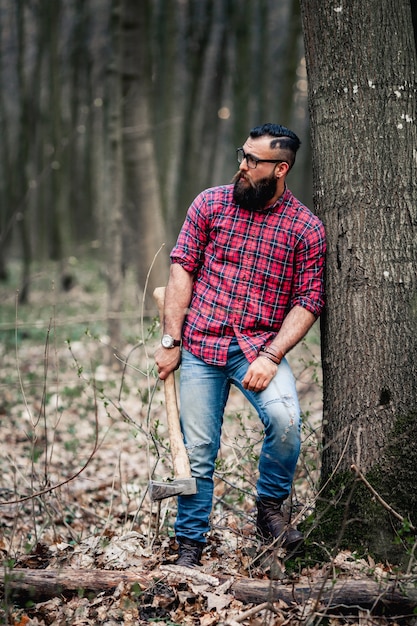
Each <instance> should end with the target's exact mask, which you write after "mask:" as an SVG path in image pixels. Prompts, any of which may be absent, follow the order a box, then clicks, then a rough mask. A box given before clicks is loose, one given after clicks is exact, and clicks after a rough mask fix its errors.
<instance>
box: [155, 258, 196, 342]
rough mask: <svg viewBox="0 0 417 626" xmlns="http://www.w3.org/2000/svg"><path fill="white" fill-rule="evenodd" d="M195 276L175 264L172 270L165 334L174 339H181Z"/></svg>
mask: <svg viewBox="0 0 417 626" xmlns="http://www.w3.org/2000/svg"><path fill="white" fill-rule="evenodd" d="M193 282H194V278H193V275H192V274H190V273H189V272H187V271H186V270H184V269H183V268H182V267H181V265H178V263H174V264H172V265H171V268H170V276H169V280H168V284H167V287H166V290H165V306H164V321H163V324H164V333H168V334H169V335H171V336H172V337H174V339H180V338H181V332H182V327H183V324H184V319H185V316H186V315H187V311H188V307H189V304H190V302H191V295H192V290H193Z"/></svg>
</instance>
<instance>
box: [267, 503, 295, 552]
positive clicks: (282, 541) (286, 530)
mask: <svg viewBox="0 0 417 626" xmlns="http://www.w3.org/2000/svg"><path fill="white" fill-rule="evenodd" d="M256 506H257V508H258V515H257V518H256V529H257V533H258V535H259V536H260V538H261V539H262V540H263V541H272V540H273V539H278V541H277V545H281V546H282V547H283V548H285V549H286V550H289V551H291V552H294V551H295V550H296V549H297V548H298V547H299V546H300V544H301V543H302V542H303V540H304V537H303V534H302V533H300V531H299V530H296V529H295V528H293V527H292V526H290V525H289V524H288V522H287V521H286V520H285V519H284V515H283V513H282V510H281V509H282V501H281V500H275V499H274V498H259V500H257V502H256Z"/></svg>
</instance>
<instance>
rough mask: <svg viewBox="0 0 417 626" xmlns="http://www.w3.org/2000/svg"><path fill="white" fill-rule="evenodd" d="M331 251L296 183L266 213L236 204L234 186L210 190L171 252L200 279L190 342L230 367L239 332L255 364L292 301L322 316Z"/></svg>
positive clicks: (195, 350) (186, 333)
mask: <svg viewBox="0 0 417 626" xmlns="http://www.w3.org/2000/svg"><path fill="white" fill-rule="evenodd" d="M325 249H326V244H325V233H324V228H323V225H322V223H321V222H320V220H319V219H318V217H316V216H315V215H313V213H311V211H309V209H307V207H305V206H304V205H303V204H301V203H300V202H299V201H298V200H297V199H296V198H295V197H294V196H293V194H292V193H291V191H289V190H288V189H287V190H286V191H285V193H284V195H283V196H282V197H281V198H280V199H279V200H278V201H277V203H276V204H275V205H274V206H272V207H270V208H269V209H268V210H266V211H249V210H247V209H242V208H241V207H240V206H239V205H237V204H235V203H234V202H233V185H225V186H221V187H213V188H211V189H207V190H206V191H203V192H202V193H201V194H199V195H198V196H197V198H196V199H195V200H194V202H193V203H192V205H191V207H190V208H189V210H188V213H187V217H186V219H185V222H184V225H183V227H182V229H181V232H180V234H179V237H178V241H177V243H176V245H175V247H174V249H173V250H172V252H171V261H172V262H173V263H179V264H180V265H181V266H182V267H183V268H184V269H185V270H186V271H187V272H190V273H192V274H193V275H194V277H195V280H194V286H193V295H192V300H191V303H190V309H189V312H188V314H187V317H186V320H185V323H184V328H183V345H184V347H185V348H186V349H187V350H189V351H190V352H191V353H192V354H194V355H195V356H197V357H198V358H200V359H202V360H203V361H205V362H206V363H212V364H215V365H224V364H225V363H226V360H227V350H228V347H229V344H230V342H231V340H232V338H233V337H236V338H237V339H238V341H239V344H240V346H241V348H242V350H243V352H244V353H245V355H246V357H247V359H248V360H249V361H250V362H251V361H253V360H254V359H255V358H256V357H257V355H258V351H259V348H260V347H261V346H262V345H263V344H265V343H268V342H270V341H271V340H272V339H273V338H274V337H275V335H276V334H277V332H278V331H279V329H280V327H281V324H282V322H283V319H284V317H285V315H286V314H287V313H288V311H289V310H290V309H291V308H292V307H294V306H297V305H298V306H302V307H304V308H306V309H307V310H309V311H311V313H313V314H314V315H316V316H318V315H320V313H321V310H322V308H323V304H324V300H323V268H324V256H325Z"/></svg>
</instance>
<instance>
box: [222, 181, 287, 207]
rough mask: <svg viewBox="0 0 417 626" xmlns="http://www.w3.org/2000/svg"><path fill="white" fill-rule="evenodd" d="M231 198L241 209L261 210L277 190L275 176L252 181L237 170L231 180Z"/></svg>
mask: <svg viewBox="0 0 417 626" xmlns="http://www.w3.org/2000/svg"><path fill="white" fill-rule="evenodd" d="M232 182H233V183H234V187H233V200H234V201H235V203H236V204H239V206H241V207H242V208H243V209H248V210H249V211H263V210H264V209H265V207H266V205H267V204H268V202H269V201H270V200H271V198H273V197H274V194H275V192H276V190H277V179H276V177H275V176H268V177H267V178H261V180H259V181H258V182H257V183H254V182H253V181H251V180H250V179H248V178H244V177H243V176H242V173H241V172H237V173H236V174H235V176H234V178H233V180H232Z"/></svg>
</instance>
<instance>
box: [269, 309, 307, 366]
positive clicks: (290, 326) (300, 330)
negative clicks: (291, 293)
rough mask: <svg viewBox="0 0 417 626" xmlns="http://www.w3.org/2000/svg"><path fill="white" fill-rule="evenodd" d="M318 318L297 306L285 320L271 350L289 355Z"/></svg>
mask: <svg viewBox="0 0 417 626" xmlns="http://www.w3.org/2000/svg"><path fill="white" fill-rule="evenodd" d="M315 321H316V316H315V315H313V313H311V312H310V311H307V309H305V308H303V307H301V306H295V307H294V308H293V309H291V311H290V312H289V313H288V315H287V316H286V318H285V319H284V321H283V323H282V326H281V328H280V330H279V332H278V334H277V336H276V337H275V339H274V340H273V341H272V343H271V344H270V345H271V348H273V349H275V350H276V351H277V352H278V353H281V355H282V356H284V355H285V354H287V352H289V351H290V350H291V348H293V347H294V346H295V345H297V343H298V342H299V341H301V339H302V338H303V337H305V335H306V334H307V332H308V331H309V330H310V328H311V327H312V325H313V324H314V322H315Z"/></svg>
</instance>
